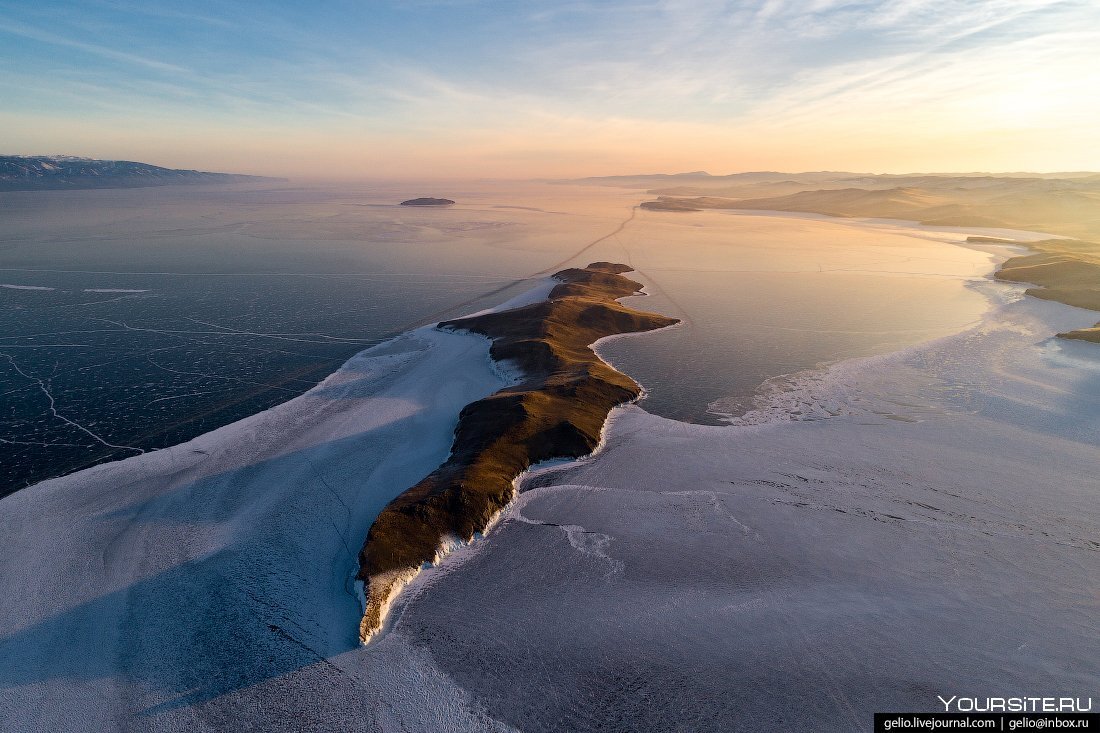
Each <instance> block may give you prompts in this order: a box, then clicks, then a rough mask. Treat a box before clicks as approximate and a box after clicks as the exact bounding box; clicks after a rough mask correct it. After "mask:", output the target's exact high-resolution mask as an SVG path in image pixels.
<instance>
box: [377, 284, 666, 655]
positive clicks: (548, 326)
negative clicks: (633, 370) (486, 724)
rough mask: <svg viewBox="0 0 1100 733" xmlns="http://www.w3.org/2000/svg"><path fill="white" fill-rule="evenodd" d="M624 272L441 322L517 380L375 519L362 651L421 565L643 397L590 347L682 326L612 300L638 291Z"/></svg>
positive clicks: (484, 405) (591, 445)
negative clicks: (534, 469)
mask: <svg viewBox="0 0 1100 733" xmlns="http://www.w3.org/2000/svg"><path fill="white" fill-rule="evenodd" d="M630 270H631V268H630V267H628V266H626V265H620V264H613V263H608V262H596V263H593V264H590V265H588V266H587V267H584V268H571V269H567V270H562V271H561V272H558V273H557V274H555V275H554V278H555V279H557V280H559V281H560V284H559V285H557V286H556V287H554V289H553V290H552V291H551V292H550V295H549V297H548V298H547V299H546V300H545V301H541V302H538V303H532V304H530V305H525V306H522V307H518V308H514V309H512V310H507V311H500V312H490V313H486V314H482V315H476V316H471V317H468V318H461V319H458V320H453V321H444V322H443V323H440V324H439V327H440V328H445V329H465V330H469V331H473V332H474V333H478V334H481V335H483V336H486V337H488V338H489V339H492V342H493V343H492V346H491V348H490V352H489V353H490V356H491V357H492V358H493V359H494V360H495V361H498V362H508V363H510V364H513V365H515V366H516V367H518V368H519V369H520V370H521V371H522V375H523V376H522V377H521V378H520V380H519V382H518V383H517V384H515V385H512V386H510V387H506V388H504V389H502V390H500V391H499V392H497V393H495V394H493V395H491V396H489V397H487V398H485V399H482V400H478V401H477V402H473V403H471V404H469V405H467V406H466V407H465V408H463V410H462V412H461V413H460V415H459V420H458V426H457V427H456V428H455V437H454V443H453V445H452V449H451V456H450V458H449V459H448V460H447V461H446V462H445V463H444V464H443V465H441V466H439V467H438V468H437V469H436V470H435V471H433V472H432V473H431V474H429V475H428V476H427V477H426V478H424V479H423V480H422V481H420V482H419V483H418V484H416V485H415V486H413V487H411V488H409V489H408V490H406V491H405V492H404V493H402V494H400V495H399V496H398V497H397V498H396V499H394V500H393V501H391V502H390V503H389V504H388V505H387V506H386V507H385V508H384V509H383V510H382V512H381V513H380V514H379V515H378V517H377V519H375V521H374V524H373V525H372V526H371V528H370V532H369V533H368V535H367V539H366V543H365V544H364V546H363V549H362V551H361V552H360V555H359V566H360V571H359V579H360V580H362V581H363V583H364V595H365V597H366V609H365V613H364V616H363V620H362V622H361V624H360V634H359V635H360V639H361V640H362V641H363V642H366V641H368V640H370V638H371V637H372V636H373V635H374V634H375V633H377V632H378V631H379V629H381V628H382V623H383V621H384V620H385V615H386V611H387V609H388V608H389V605H390V604H391V602H392V601H393V599H394V597H395V596H396V595H397V593H399V592H400V590H401V589H402V588H403V587H404V586H405V584H406V583H408V582H409V581H410V580H411V579H412V578H413V577H414V576H415V575H416V574H417V573H418V572H419V571H420V569H421V568H422V567H423V566H424V565H425V563H434V562H436V561H438V560H439V558H440V557H441V556H442V555H443V554H444V553H445V552H446V551H447V548H448V547H449V546H453V545H454V544H456V543H457V542H468V541H470V540H472V539H473V538H474V536H475V535H476V534H478V533H480V532H483V531H484V530H485V529H486V527H488V526H489V524H490V523H491V522H492V521H493V519H494V517H495V516H496V515H497V514H498V513H499V512H500V511H501V510H502V509H503V508H504V507H505V506H506V505H507V504H508V503H509V502H510V501H511V500H512V498H513V497H514V495H515V491H516V488H515V485H514V483H513V482H514V481H515V479H516V477H517V476H518V475H519V474H520V473H522V472H523V471H525V470H526V469H527V468H529V467H530V466H532V465H534V464H536V463H538V462H540V461H545V460H548V459H551V458H579V457H581V456H584V455H587V454H589V453H591V452H592V451H593V450H594V449H595V448H596V446H597V445H598V444H599V441H600V435H601V432H602V429H603V424H604V421H605V420H606V419H607V415H608V413H609V412H610V411H611V409H612V408H613V407H615V406H617V405H621V404H624V403H627V402H630V401H632V400H634V399H636V398H637V397H638V396H639V394H640V393H641V390H640V388H639V386H638V384H637V383H635V382H634V380H632V379H631V378H630V377H628V376H626V375H625V374H622V373H620V372H618V371H616V370H615V369H613V368H612V367H610V366H608V365H607V364H606V363H604V362H603V361H601V360H600V358H599V357H598V356H596V354H595V353H594V352H593V351H592V349H591V348H590V346H591V345H592V344H593V343H594V342H595V341H597V340H599V339H601V338H603V337H605V336H611V335H615V334H623V333H633V332H639V331H650V330H654V329H658V328H663V327H665V326H670V325H672V324H674V323H677V322H678V321H677V319H675V318H668V317H665V316H661V315H657V314H653V313H645V312H642V311H637V310H633V309H631V308H627V307H626V306H624V305H622V304H621V303H619V302H618V299H619V298H623V297H625V296H628V295H636V294H638V293H639V292H640V290H641V287H642V286H641V284H640V283H637V282H635V281H633V280H630V279H628V278H626V277H623V275H622V273H624V272H629V271H630Z"/></svg>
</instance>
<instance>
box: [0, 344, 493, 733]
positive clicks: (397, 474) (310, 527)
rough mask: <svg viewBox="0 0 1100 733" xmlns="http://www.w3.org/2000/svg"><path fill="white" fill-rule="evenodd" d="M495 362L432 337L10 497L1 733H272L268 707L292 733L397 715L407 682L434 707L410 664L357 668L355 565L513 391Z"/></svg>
mask: <svg viewBox="0 0 1100 733" xmlns="http://www.w3.org/2000/svg"><path fill="white" fill-rule="evenodd" d="M488 345H489V344H488V341H487V340H485V339H483V338H481V337H479V336H474V335H471V334H465V333H445V332H440V331H437V330H434V329H431V328H423V329H419V330H416V331H413V332H410V333H409V334H406V335H404V336H402V337H399V338H398V339H395V340H393V341H391V342H388V343H386V344H383V345H380V346H378V347H375V348H372V349H369V350H367V351H365V352H363V353H361V354H360V355H358V356H357V357H355V358H354V359H352V360H351V361H349V362H348V363H347V364H346V365H345V366H344V367H343V368H342V369H341V370H340V371H338V372H337V373H335V374H334V375H332V376H331V377H330V378H329V379H327V380H326V381H325V382H323V383H322V384H320V385H318V386H317V387H316V388H314V389H313V390H311V391H310V392H308V393H307V394H305V395H303V396H301V397H299V398H297V399H294V400H292V401H290V402H287V403H285V404H282V405H280V406H278V407H276V408H273V409H271V410H268V411H266V412H263V413H260V414H258V415H255V416H253V417H250V418H248V419H246V420H242V421H240V422H238V423H235V424H233V425H230V426H227V427H224V428H221V429H219V430H216V431H214V432H211V433H208V434H206V435H203V436H201V437H199V438H196V439H195V440H192V441H190V442H188V443H185V444H183V445H179V446H176V447H174V448H171V449H166V450H162V451H156V452H153V453H148V454H145V455H141V456H137V457H135V458H133V459H130V460H125V461H121V462H117V463H111V464H106V465H101V466H97V467H94V468H92V469H89V470H86V471H82V472H80V473H77V474H73V475H70V476H67V477H63V478H60V479H55V480H51V481H47V482H44V483H41V484H38V485H36V486H34V487H32V488H29V489H26V490H23V491H20V492H17V493H16V494H14V495H12V496H10V497H7V498H6V499H4V501H3V507H2V511H0V537H3V547H4V550H3V558H2V561H0V586H2V587H4V588H5V589H8V592H6V593H4V594H3V595H2V596H0V625H2V634H3V637H2V638H0V729H2V730H4V731H24V730H26V731H29V730H35V731H38V730H50V731H77V730H112V729H126V730H204V729H217V730H224V729H225V727H224V726H226V725H229V726H230V727H233V728H236V727H238V725H241V726H243V725H244V724H245V721H248V722H250V723H252V724H256V725H258V726H259V727H260V728H263V729H272V727H273V726H274V727H278V725H275V724H274V723H272V722H271V721H273V720H275V719H276V718H278V717H279V716H281V715H284V717H285V713H286V711H285V710H282V709H280V708H279V706H278V705H277V704H275V700H276V699H278V700H282V701H283V703H285V704H286V705H289V706H291V708H293V709H295V710H296V712H295V713H294V714H293V716H291V717H286V718H285V719H284V720H283V721H282V723H280V724H279V725H284V726H285V728H286V729H287V730H305V729H309V728H310V727H311V726H317V725H320V726H321V727H322V728H324V729H331V728H327V727H326V725H327V724H326V725H321V723H320V722H318V721H333V720H346V721H350V722H351V723H352V724H354V723H355V721H366V720H367V719H368V717H367V716H368V712H367V710H365V709H364V706H366V707H367V708H369V710H370V711H373V712H371V713H370V714H371V715H376V716H378V718H377V719H379V720H386V719H389V718H388V717H387V716H391V713H390V712H388V711H389V710H390V709H391V708H396V709H398V710H405V709H404V707H403V706H402V702H401V701H402V694H403V693H402V692H401V691H400V690H397V689H395V686H398V683H399V681H400V680H401V679H403V678H402V675H406V676H411V677H412V679H413V681H412V682H410V683H409V687H415V688H416V689H418V690H421V691H423V690H426V689H433V688H432V684H433V682H432V679H431V675H432V674H435V673H434V672H431V671H428V672H418V671H417V668H416V664H417V662H416V660H417V659H418V658H419V657H418V654H419V653H418V652H416V651H415V650H408V649H394V648H393V647H394V645H393V644H392V643H391V644H389V645H380V648H379V650H378V651H377V652H374V653H372V655H371V657H370V660H373V661H364V658H363V654H362V651H361V650H360V649H359V648H358V634H357V631H358V624H359V617H360V615H361V613H362V608H361V604H360V601H359V598H358V596H357V593H356V589H355V587H354V583H353V579H354V575H355V572H356V570H357V564H356V556H357V553H358V550H359V548H360V546H361V544H362V541H363V539H364V538H365V537H366V532H367V529H368V527H369V526H370V523H371V521H372V520H373V517H374V516H375V514H376V513H377V512H378V511H379V510H380V509H381V507H382V506H384V505H385V503H386V502H387V501H389V500H390V499H391V498H393V497H394V496H395V495H396V494H398V493H400V492H401V491H403V490H404V489H405V488H407V487H408V486H410V485H412V484H413V483H415V482H416V481H418V480H419V479H420V478H422V477H423V476H424V475H426V474H427V473H428V472H430V471H431V470H432V469H434V468H435V467H436V466H437V465H438V464H439V463H440V462H442V461H443V460H444V459H445V458H446V456H447V453H448V451H449V449H450V443H451V437H452V431H453V429H454V426H455V424H456V423H457V418H458V412H459V410H460V409H461V408H462V407H463V406H465V405H466V404H468V403H469V402H472V401H474V400H477V399H480V398H482V397H484V396H486V395H488V394H490V393H492V392H494V391H496V390H497V389H499V388H500V387H501V386H502V385H503V384H504V382H503V380H502V379H501V377H500V376H498V375H497V373H496V372H495V371H494V370H493V368H492V367H491V364H490V360H489V357H488ZM387 650H390V651H387ZM342 655H346V656H347V657H348V660H347V664H348V665H349V666H348V671H341V668H340V666H341V665H342V664H344V662H343V661H341V660H342V659H343V658H344V657H342ZM420 656H422V655H420ZM382 660H389V661H382ZM372 670H373V671H372ZM396 670H399V671H396ZM437 676H438V675H437ZM332 677H339V678H341V679H345V681H346V680H353V686H352V688H347V689H344V690H342V691H341V689H340V688H339V686H338V685H333V684H332V682H331V679H330V678H332ZM414 682H415V684H414ZM440 684H441V683H440ZM288 685H289V686H290V688H293V690H294V691H293V692H290V691H289V688H288V687H287V686H288ZM436 686H438V684H437V685H436ZM361 687H365V688H367V689H370V690H375V691H376V692H374V693H373V697H369V698H368V697H366V696H361V695H360V693H359V692H355V690H360V689H361ZM383 691H388V692H386V694H385V697H386V699H385V700H382V699H381V698H382V693H383ZM348 694H354V695H356V696H359V697H360V698H361V699H359V700H358V701H355V700H349V699H344V698H343V697H342V696H343V695H348ZM436 697H438V699H439V701H440V704H441V705H444V706H446V705H452V706H459V707H461V705H462V704H464V703H462V702H461V695H460V694H459V692H455V693H454V694H453V695H452V697H454V700H453V701H452V702H448V699H449V698H447V695H446V694H443V693H439V694H438V695H436ZM234 699H237V700H239V704H238V703H232V704H230V705H229V707H228V708H226V707H224V705H225V703H226V702H227V701H229V700H234ZM219 701H220V702H219ZM44 703H45V704H44ZM307 707H314V708H316V711H315V712H316V716H315V717H313V716H312V715H311V714H309V713H307V712H306V711H305V708H307ZM456 709H457V708H456ZM463 709H464V708H463ZM405 714H407V715H414V716H415V715H416V714H417V711H415V710H405V712H397V713H392V715H397V716H400V715H405ZM425 714H427V713H425ZM227 715H230V716H231V717H232V719H233V720H234V721H237V722H235V723H233V724H231V725H230V724H228V723H227V722H226V720H227V718H226V717H225V716H227ZM448 715H451V713H448ZM264 721H267V722H264ZM311 721H312V722H311ZM364 724H365V723H364ZM418 727H419V726H418ZM344 729H352V728H346V727H345V728H344ZM364 729H367V728H364ZM419 729H425V728H423V727H419Z"/></svg>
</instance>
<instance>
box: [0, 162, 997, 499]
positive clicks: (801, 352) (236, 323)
mask: <svg viewBox="0 0 1100 733" xmlns="http://www.w3.org/2000/svg"><path fill="white" fill-rule="evenodd" d="M421 192H428V193H438V194H439V195H446V196H449V197H451V198H454V199H456V200H457V201H458V202H459V203H458V204H457V205H456V206H454V207H450V208H448V209H446V210H439V209H431V210H422V209H421V210H418V209H415V208H410V207H399V206H397V205H396V204H398V203H399V202H400V201H401V200H404V199H406V198H408V197H409V196H410V195H412V194H417V193H421ZM0 196H3V205H4V210H5V219H6V223H7V227H6V229H5V234H4V240H3V247H4V254H5V257H4V269H3V270H0V282H2V284H3V285H6V286H7V287H3V288H0V301H2V302H3V303H4V308H3V311H2V316H0V317H2V319H3V326H4V328H3V332H4V336H3V337H2V339H0V343H2V345H3V347H2V348H0V355H2V358H0V369H2V370H3V372H2V373H3V383H4V386H5V389H4V390H3V393H2V394H0V403H2V404H0V415H2V416H3V420H2V422H0V440H3V443H2V444H0V455H2V456H3V457H4V459H5V460H3V461H0V464H2V465H3V466H4V476H3V491H5V492H7V491H11V490H15V489H18V488H19V487H21V486H24V485H26V484H27V483H29V482H33V481H35V480H41V479H43V478H47V477H49V476H53V475H58V474H60V473H64V472H67V471H70V470H73V469H76V468H80V467H82V466H86V465H90V464H92V463H95V462H98V461H101V460H106V459H113V458H121V457H125V456H128V455H134V454H137V453H138V452H139V451H140V450H151V449H156V448H163V447H166V446H168V445H172V444H175V443H178V442H181V441H183V440H186V439H187V438H190V437H193V436H194V435H197V434H199V433H202V432H205V431H208V430H211V429H213V428H215V427H217V426H219V425H223V424H226V423H228V422H231V421H233V420H235V419H239V418H240V417H243V416H245V415H248V414H251V413H254V412H257V411H259V410H262V409H265V408H267V407H270V406H271V405H274V404H277V403H279V402H283V401H285V400H287V399H289V398H291V397H293V396H295V395H296V394H300V393H302V392H304V391H305V390H306V389H308V388H309V387H310V386H312V385H313V384H315V383H316V382H318V381H319V380H320V379H322V378H323V377H325V376H326V375H327V374H329V373H331V372H332V371H334V370H335V369H336V368H337V367H338V366H339V365H340V364H341V363H342V362H343V361H344V360H346V359H347V358H348V357H350V356H351V355H352V354H354V353H356V352H357V351H360V350H362V349H363V348H365V347H366V346H369V345H371V344H374V343H378V342H379V341H380V340H381V339H384V338H386V337H388V336H392V335H394V334H396V333H399V332H401V331H403V330H405V329H406V328H408V327H411V326H414V325H419V324H422V323H426V322H429V321H435V320H441V319H443V318H445V317H451V316H456V315H462V314H463V313H467V312H472V311H474V310H477V309H479V308H481V307H485V306H487V305H491V304H493V303H496V302H499V301H500V300H502V299H506V298H507V297H508V296H509V295H510V294H514V293H515V292H519V291H520V290H522V289H523V288H525V287H528V284H527V281H526V280H525V278H529V277H531V276H533V275H536V274H538V273H540V272H541V273H542V274H546V273H548V272H549V271H552V270H554V269H556V268H558V267H559V266H564V265H565V264H583V263H584V262H586V261H589V260H593V259H612V260H622V261H625V262H629V263H631V264H632V265H634V266H635V267H636V268H637V269H638V275H639V277H641V278H642V280H643V281H644V282H646V283H647V285H648V287H649V292H650V293H651V297H649V298H647V299H645V301H644V302H640V303H639V307H644V308H650V309H654V310H658V311H660V312H662V313H666V314H668V315H673V316H676V317H679V318H682V319H683V320H684V323H683V324H682V325H681V326H679V327H677V328H676V329H671V330H669V331H666V332H662V333H659V334H651V335H650V336H648V337H645V338H644V339H624V340H616V341H610V342H607V343H605V344H603V345H602V346H601V353H602V354H603V355H604V356H605V357H606V358H608V359H610V360H611V361H612V362H613V363H615V364H618V365H620V366H621V367H622V368H623V369H624V370H625V371H626V372H627V373H629V374H631V375H633V376H635V378H637V379H639V380H640V381H641V382H642V384H643V385H644V386H645V387H646V388H647V390H648V392H649V395H648V398H647V399H646V401H645V402H644V403H643V404H644V406H645V407H646V408H647V409H649V410H652V411H654V412H656V413H658V414H662V415H666V416H669V417H676V418H678V419H685V420H688V421H691V422H715V421H718V420H720V419H723V416H728V415H736V414H740V413H741V412H743V411H744V410H746V409H748V408H749V407H751V406H752V401H753V395H754V394H755V393H756V391H757V388H758V387H759V386H760V385H761V384H762V383H764V382H765V381H766V380H768V379H771V378H773V377H777V376H780V375H786V374H791V373H793V372H798V371H801V370H805V369H812V368H814V367H817V366H819V365H822V364H823V363H825V362H830V361H835V360H839V359H844V358H849V357H853V356H864V355H869V354H873V353H882V352H884V351H886V350H890V349H893V348H897V347H899V346H903V345H906V344H910V343H915V342H917V341H921V340H925V339H928V338H932V337H935V336H937V335H943V334H946V333H949V332H952V331H954V330H957V329H958V328H960V327H961V326H964V325H965V324H967V323H969V322H971V321H973V320H974V319H975V318H976V317H977V314H978V313H979V312H980V311H981V309H982V307H983V302H984V301H983V299H982V297H981V296H980V295H979V294H977V293H976V292H974V291H973V290H971V289H968V288H966V287H964V286H965V285H966V283H967V282H968V281H971V280H973V279H975V278H980V277H981V276H983V275H984V274H986V273H987V272H988V271H989V270H990V269H991V264H990V260H989V257H988V256H987V255H986V254H983V253H982V252H979V251H976V250H972V249H964V248H961V247H956V246H951V245H949V244H946V243H947V242H952V241H954V242H958V241H960V240H961V239H963V236H962V235H957V234H950V233H943V232H925V231H918V230H913V229H909V228H905V227H898V226H896V225H895V226H892V225H887V224H866V223H847V222H841V221H837V220H833V221H822V220H818V219H814V218H810V217H801V218H800V217H781V216H759V215H744V214H728V213H718V212H708V213H702V214H696V215H692V216H688V217H685V216H679V215H676V214H667V213H663V212H647V211H641V210H638V211H635V209H634V206H635V205H636V204H637V203H638V202H639V201H640V200H642V198H643V197H644V195H643V194H639V193H638V192H636V191H631V190H625V189H613V188H611V189H609V188H607V187H596V186H577V185H560V184H516V183H512V182H510V183H501V184H492V183H484V182H482V183H450V184H443V183H438V182H437V183H422V184H421V183H411V184H402V185H400V186H395V185H393V184H390V185H382V184H376V185H365V184H360V185H356V186H348V185H313V186H290V185H287V184H271V185H262V186H255V185H250V186H234V187H222V188H192V187H184V188H157V189H137V190H104V191H76V192H27V193H8V194H0ZM589 245H592V246H591V247H589ZM51 400H52V402H51ZM51 409H52V410H53V411H55V412H56V414H54V412H51Z"/></svg>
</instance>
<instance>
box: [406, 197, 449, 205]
mask: <svg viewBox="0 0 1100 733" xmlns="http://www.w3.org/2000/svg"><path fill="white" fill-rule="evenodd" d="M453 204H454V201H451V200H450V199H433V198H428V197H422V198H418V199H408V200H407V201H402V202H401V205H402V206H451V205H453Z"/></svg>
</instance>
